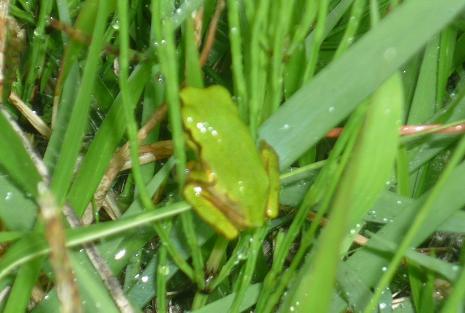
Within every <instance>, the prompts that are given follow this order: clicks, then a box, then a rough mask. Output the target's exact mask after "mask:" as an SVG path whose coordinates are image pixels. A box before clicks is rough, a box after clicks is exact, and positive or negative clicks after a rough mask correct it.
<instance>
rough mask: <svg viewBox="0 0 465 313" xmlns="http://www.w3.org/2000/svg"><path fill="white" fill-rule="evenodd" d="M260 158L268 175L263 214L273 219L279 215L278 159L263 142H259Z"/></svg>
mask: <svg viewBox="0 0 465 313" xmlns="http://www.w3.org/2000/svg"><path fill="white" fill-rule="evenodd" d="M260 156H261V159H262V162H263V166H264V167H265V171H266V172H267V174H268V182H269V186H268V201H267V204H266V210H265V213H266V215H267V216H268V217H270V218H275V217H276V216H278V213H279V187H280V185H279V159H278V155H277V154H276V152H275V151H274V150H273V148H272V147H271V146H270V145H269V144H267V143H266V142H265V141H262V142H260Z"/></svg>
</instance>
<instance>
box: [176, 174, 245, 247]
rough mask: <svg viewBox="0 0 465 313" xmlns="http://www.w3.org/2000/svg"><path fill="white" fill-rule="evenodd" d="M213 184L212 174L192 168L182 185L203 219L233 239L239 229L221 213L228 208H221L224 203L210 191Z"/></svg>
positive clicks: (189, 200) (188, 200)
mask: <svg viewBox="0 0 465 313" xmlns="http://www.w3.org/2000/svg"><path fill="white" fill-rule="evenodd" d="M213 185H214V179H213V177H212V175H209V174H208V173H206V172H204V171H201V170H199V171H198V170H194V171H192V172H191V173H190V174H189V178H188V181H187V182H186V185H185V186H184V190H183V193H184V197H185V199H186V200H187V202H189V203H190V204H191V205H192V207H193V208H194V210H195V211H196V212H197V214H198V215H200V217H201V218H202V219H203V220H204V221H206V222H207V223H208V224H209V225H210V226H212V227H213V228H214V229H215V230H216V231H218V232H219V233H221V234H222V235H224V236H225V237H226V238H227V239H229V240H231V239H234V238H236V237H237V236H238V234H239V230H238V229H237V227H236V226H235V225H234V224H233V223H231V221H230V220H229V219H228V217H227V216H226V215H225V214H224V213H223V212H224V211H226V210H228V208H223V207H222V206H224V205H225V204H223V203H221V201H219V199H217V195H214V194H213V193H212V192H211V189H212V188H211V187H212V186H213Z"/></svg>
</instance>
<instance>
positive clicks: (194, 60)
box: [183, 17, 203, 88]
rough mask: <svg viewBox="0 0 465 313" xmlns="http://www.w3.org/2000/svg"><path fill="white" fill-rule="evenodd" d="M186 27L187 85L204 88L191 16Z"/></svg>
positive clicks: (184, 34)
mask: <svg viewBox="0 0 465 313" xmlns="http://www.w3.org/2000/svg"><path fill="white" fill-rule="evenodd" d="M185 25H186V27H185V28H184V33H183V36H184V49H185V52H184V54H185V56H186V63H185V64H186V65H185V66H186V68H185V76H186V85H187V86H191V87H197V88H202V87H203V79H202V69H201V66H200V62H199V51H198V48H197V45H196V43H195V34H194V19H193V18H191V17H189V18H187V19H186V22H185Z"/></svg>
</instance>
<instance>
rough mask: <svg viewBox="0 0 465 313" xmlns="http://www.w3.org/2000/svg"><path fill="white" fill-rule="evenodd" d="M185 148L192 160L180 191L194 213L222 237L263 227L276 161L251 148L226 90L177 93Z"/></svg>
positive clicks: (275, 195) (272, 204)
mask: <svg viewBox="0 0 465 313" xmlns="http://www.w3.org/2000/svg"><path fill="white" fill-rule="evenodd" d="M180 98H181V100H182V101H181V102H182V104H181V116H182V124H183V128H184V134H185V136H186V141H187V143H188V146H189V147H191V148H192V150H193V151H194V154H195V155H196V159H195V160H194V161H192V162H190V166H189V168H190V170H189V173H188V175H187V177H186V182H185V185H184V187H183V190H182V193H183V196H184V198H185V200H186V201H187V202H188V203H189V204H190V205H191V206H192V207H193V209H194V211H195V212H196V213H197V214H198V215H199V216H200V217H201V218H202V219H203V220H204V221H205V222H206V223H207V224H209V225H211V226H212V227H213V228H214V229H215V230H216V231H217V232H218V233H220V234H222V235H223V236H224V237H226V239H229V240H232V239H234V238H236V237H237V236H238V235H239V233H240V232H241V231H243V230H248V229H253V228H257V227H261V226H263V225H264V222H265V220H267V219H272V218H275V217H276V216H277V215H278V213H279V188H280V185H279V159H278V156H277V154H276V153H275V151H274V150H273V148H272V147H271V146H270V145H269V144H267V143H266V142H265V141H261V142H259V144H258V145H257V144H256V142H255V140H254V139H253V138H252V135H251V133H250V131H249V128H248V127H247V125H246V124H245V123H244V121H243V120H242V119H241V117H240V115H239V111H238V108H237V106H236V104H235V103H234V101H233V99H232V97H231V95H230V93H229V91H228V90H227V89H226V88H225V87H222V86H220V85H213V86H210V87H207V88H195V87H186V88H184V89H182V90H181V92H180Z"/></svg>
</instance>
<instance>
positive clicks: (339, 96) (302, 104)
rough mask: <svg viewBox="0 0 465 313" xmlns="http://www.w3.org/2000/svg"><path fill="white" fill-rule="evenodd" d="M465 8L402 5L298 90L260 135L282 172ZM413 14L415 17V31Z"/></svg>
mask: <svg viewBox="0 0 465 313" xmlns="http://www.w3.org/2000/svg"><path fill="white" fill-rule="evenodd" d="M463 7H465V3H464V2H463V1H460V0H446V1H445V2H441V3H438V2H430V1H428V2H425V1H423V0H411V1H407V2H404V3H403V4H402V5H400V6H399V7H398V8H397V9H396V10H395V11H394V12H392V13H391V14H390V15H389V16H387V17H386V18H385V19H383V20H382V21H381V22H380V23H379V24H378V25H377V26H376V27H374V28H373V29H372V30H370V31H369V32H368V33H367V34H365V35H364V36H363V37H362V38H361V39H360V40H359V41H358V42H356V43H355V44H354V45H353V47H351V48H350V49H349V50H348V51H347V52H346V53H344V54H343V55H342V56H341V57H340V58H339V59H337V60H335V61H334V62H332V63H330V64H329V65H328V66H326V67H325V68H324V69H323V70H322V71H321V72H320V73H319V74H318V75H317V76H316V77H315V78H314V79H313V80H312V81H311V82H309V83H308V84H306V85H304V86H303V87H302V88H301V89H300V90H299V91H297V92H296V93H295V94H294V95H293V96H292V97H291V98H290V99H289V100H288V101H286V103H285V104H284V105H283V106H282V107H281V109H280V110H278V111H277V112H276V113H275V114H274V115H273V116H272V117H271V118H270V119H268V120H267V121H266V122H265V123H264V124H263V126H262V127H261V129H260V132H259V133H260V138H261V139H264V140H265V141H267V142H268V143H270V144H271V145H272V146H273V147H274V148H275V150H277V153H278V155H279V156H280V162H281V164H280V165H281V168H286V167H287V166H289V165H290V164H291V163H292V162H294V161H295V160H296V159H297V158H298V157H299V156H300V155H301V154H302V153H303V152H304V151H305V150H306V149H308V148H309V147H311V146H312V145H314V144H315V143H316V142H317V141H318V140H320V138H322V137H323V136H324V134H325V133H326V132H327V131H328V130H329V129H330V128H331V127H334V126H335V125H336V124H337V123H338V122H340V121H341V120H343V119H344V118H345V117H346V116H347V115H348V114H349V113H350V112H351V111H352V110H353V109H354V108H355V106H357V105H358V104H359V103H360V101H362V100H363V99H364V98H366V97H367V96H368V95H369V94H371V93H372V92H373V91H374V90H375V89H376V88H377V87H378V86H379V85H380V84H381V83H382V82H383V81H385V80H386V79H387V78H388V77H390V76H391V75H392V74H393V73H394V72H395V71H396V70H397V69H398V68H399V67H400V66H401V65H402V64H403V63H404V62H406V61H407V60H408V59H409V58H410V57H411V56H412V55H413V54H414V53H415V52H416V51H417V50H418V49H419V48H420V47H422V46H423V45H424V43H425V42H427V41H428V40H429V39H430V38H431V34H432V33H435V32H437V31H438V30H440V29H441V28H442V27H444V25H446V24H447V23H448V22H450V21H451V20H452V19H453V18H454V17H455V15H456V14H458V12H460V10H461V9H462V8H463ZM412 16H417V17H418V18H417V19H416V20H415V22H416V25H417V26H418V27H416V28H415V29H412V27H411V17H412ZM379 38H383V40H382V41H380V40H379ZM380 56H382V57H380ZM355 73H356V74H355ZM354 75H356V76H357V79H354V78H355V76H354ZM334 86H338V87H337V88H336V89H335V87H334Z"/></svg>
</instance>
